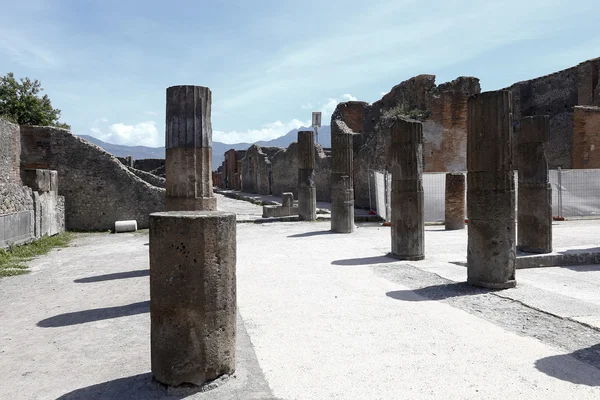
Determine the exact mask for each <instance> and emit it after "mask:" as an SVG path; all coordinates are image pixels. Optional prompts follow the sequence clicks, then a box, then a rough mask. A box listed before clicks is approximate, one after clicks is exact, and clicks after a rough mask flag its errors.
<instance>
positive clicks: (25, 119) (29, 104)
mask: <svg viewBox="0 0 600 400" xmlns="http://www.w3.org/2000/svg"><path fill="white" fill-rule="evenodd" d="M42 90H44V89H42V86H41V83H40V81H38V80H37V79H36V80H34V81H32V80H31V79H29V78H21V79H20V80H17V79H16V78H15V75H14V74H13V73H12V72H9V73H8V74H6V75H5V76H2V77H0V117H3V118H6V119H8V120H11V121H13V122H15V123H17V124H20V125H43V126H48V125H50V126H57V127H59V128H65V129H70V128H71V127H70V126H69V125H67V124H65V123H64V122H60V121H59V118H60V110H59V109H58V108H52V103H50V99H49V98H48V95H46V94H45V95H44V96H42V97H40V96H39V93H40V92H41V91H42Z"/></svg>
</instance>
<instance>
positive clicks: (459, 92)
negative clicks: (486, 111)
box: [344, 75, 480, 207]
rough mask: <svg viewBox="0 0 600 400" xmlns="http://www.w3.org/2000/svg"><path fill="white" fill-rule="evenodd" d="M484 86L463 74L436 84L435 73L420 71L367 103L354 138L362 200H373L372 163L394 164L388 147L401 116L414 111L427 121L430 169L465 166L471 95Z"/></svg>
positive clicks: (414, 115) (356, 182)
mask: <svg viewBox="0 0 600 400" xmlns="http://www.w3.org/2000/svg"><path fill="white" fill-rule="evenodd" d="M479 91H480V86H479V79H477V78H473V77H459V78H457V79H455V80H453V81H451V82H447V83H443V84H440V85H437V86H436V84H435V76H434V75H419V76H416V77H414V78H411V79H409V80H407V81H404V82H402V83H400V84H399V85H396V86H395V87H394V88H392V90H391V91H390V92H389V93H387V94H386V95H384V96H383V97H382V99H381V100H379V101H376V102H375V103H373V104H372V105H370V106H366V107H365V109H364V115H363V126H362V128H361V129H360V130H359V131H360V132H361V135H360V136H359V137H357V138H355V143H354V152H355V154H354V190H355V202H356V205H357V206H358V207H368V206H369V186H368V171H369V169H372V170H379V171H383V170H385V169H387V168H388V164H387V159H386V153H387V152H388V149H389V147H390V137H391V136H390V129H391V125H392V124H393V123H394V121H395V119H396V117H407V116H411V117H412V118H418V119H419V120H420V121H421V122H422V123H423V170H424V172H448V171H461V170H464V169H465V166H466V145H467V138H466V131H467V127H466V124H467V122H466V113H467V100H468V98H469V96H470V95H472V94H475V93H479ZM344 121H345V120H344ZM345 122H346V121H345Z"/></svg>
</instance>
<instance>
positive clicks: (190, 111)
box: [165, 86, 217, 211]
mask: <svg viewBox="0 0 600 400" xmlns="http://www.w3.org/2000/svg"><path fill="white" fill-rule="evenodd" d="M210 107H211V92H210V89H209V88H207V87H202V86H172V87H170V88H168V89H167V112H166V113H167V117H166V138H165V139H166V140H165V141H166V146H165V147H166V160H165V168H166V198H165V209H166V210H167V211H176V210H216V209H217V199H216V198H215V197H213V188H212V179H211V178H212V177H211V165H212V126H211V122H210Z"/></svg>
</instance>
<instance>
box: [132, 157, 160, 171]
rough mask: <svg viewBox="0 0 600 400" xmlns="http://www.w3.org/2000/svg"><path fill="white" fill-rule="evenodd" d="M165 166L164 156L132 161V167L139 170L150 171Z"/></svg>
mask: <svg viewBox="0 0 600 400" xmlns="http://www.w3.org/2000/svg"><path fill="white" fill-rule="evenodd" d="M164 167H165V159H164V158H142V159H140V160H134V161H133V168H135V169H137V170H141V171H146V172H152V171H154V170H156V169H159V168H163V169H164Z"/></svg>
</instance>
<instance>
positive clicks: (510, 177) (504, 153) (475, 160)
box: [467, 90, 516, 289]
mask: <svg viewBox="0 0 600 400" xmlns="http://www.w3.org/2000/svg"><path fill="white" fill-rule="evenodd" d="M512 141H513V128H512V99H511V94H510V92H508V91H506V90H499V91H495V92H485V93H481V94H478V95H474V96H472V97H471V98H470V99H469V103H468V114H467V169H468V175H467V216H468V218H469V239H468V245H467V281H468V282H469V283H470V284H472V285H475V286H481V287H485V288H490V289H505V288H510V287H514V286H515V285H516V280H515V264H516V258H515V256H516V254H515V253H516V250H515V182H514V172H513V158H512Z"/></svg>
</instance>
